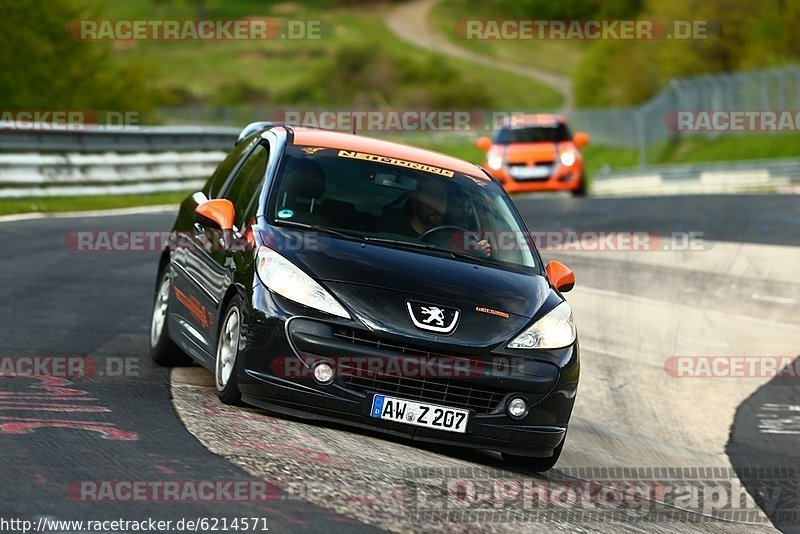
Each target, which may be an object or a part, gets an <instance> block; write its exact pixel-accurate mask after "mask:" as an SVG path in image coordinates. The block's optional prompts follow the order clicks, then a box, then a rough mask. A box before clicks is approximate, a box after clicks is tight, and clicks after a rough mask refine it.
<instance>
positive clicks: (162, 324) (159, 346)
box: [150, 266, 192, 367]
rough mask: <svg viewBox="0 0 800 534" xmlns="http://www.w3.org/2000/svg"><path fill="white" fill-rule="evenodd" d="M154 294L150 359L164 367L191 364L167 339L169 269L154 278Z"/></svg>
mask: <svg viewBox="0 0 800 534" xmlns="http://www.w3.org/2000/svg"><path fill="white" fill-rule="evenodd" d="M156 280H157V283H156V293H155V298H154V299H153V315H152V317H151V319H150V358H151V359H152V360H153V361H154V362H155V363H157V364H158V365H162V366H164V367H180V366H187V365H191V364H192V358H191V356H189V355H188V354H186V353H185V352H183V351H182V350H181V349H180V347H178V346H177V345H176V344H175V343H174V342H173V341H172V339H171V338H170V337H169V324H168V323H169V321H167V318H168V317H169V294H170V284H171V282H172V281H171V279H170V275H169V268H168V267H167V266H164V267H163V268H162V270H161V271H160V272H159V273H158V278H156Z"/></svg>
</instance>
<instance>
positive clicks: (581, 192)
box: [572, 174, 586, 197]
mask: <svg viewBox="0 0 800 534" xmlns="http://www.w3.org/2000/svg"><path fill="white" fill-rule="evenodd" d="M572 196H573V197H585V196H586V174H583V175H581V185H579V186H578V188H577V189H573V190H572Z"/></svg>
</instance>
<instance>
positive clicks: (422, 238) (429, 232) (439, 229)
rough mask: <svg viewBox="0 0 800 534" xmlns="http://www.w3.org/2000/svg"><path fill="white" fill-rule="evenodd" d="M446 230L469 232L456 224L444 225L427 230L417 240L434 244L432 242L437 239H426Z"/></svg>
mask: <svg viewBox="0 0 800 534" xmlns="http://www.w3.org/2000/svg"><path fill="white" fill-rule="evenodd" d="M444 230H461V231H462V232H466V231H467V229H466V228H462V227H460V226H456V225H454V224H443V225H441V226H434V227H433V228H431V229H430V230H426V231H424V232H422V233H421V234H420V235H419V237H418V238H417V239H419V240H420V241H428V242H431V243H432V242H434V241H435V239H426V238H427V237H428V236H429V235H432V234H435V233H438V232H442V231H444Z"/></svg>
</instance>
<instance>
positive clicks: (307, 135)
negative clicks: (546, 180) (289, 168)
mask: <svg viewBox="0 0 800 534" xmlns="http://www.w3.org/2000/svg"><path fill="white" fill-rule="evenodd" d="M294 144H295V145H303V146H313V147H323V148H338V149H341V150H353V151H357V152H364V153H367V154H375V155H378V156H387V157H390V158H397V159H402V160H405V161H412V162H414V163H422V164H424V165H431V166H434V167H441V168H443V169H447V170H450V171H455V172H460V173H463V174H468V175H470V176H476V177H479V178H483V179H485V180H489V178H487V177H486V175H485V174H484V173H483V171H481V170H480V168H479V167H478V166H477V165H474V164H472V163H468V162H466V161H464V160H461V159H458V158H454V157H452V156H447V155H445V154H441V153H439V152H433V151H432V150H425V149H424V148H417V147H414V146H410V145H404V144H401V143H394V142H391V141H384V140H383V139H375V138H373V137H364V136H361V135H353V134H348V133H344V132H334V131H330V130H315V129H311V128H294Z"/></svg>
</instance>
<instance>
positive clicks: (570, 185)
mask: <svg viewBox="0 0 800 534" xmlns="http://www.w3.org/2000/svg"><path fill="white" fill-rule="evenodd" d="M491 173H492V174H493V175H494V176H495V177H496V178H497V179H498V180H500V183H501V184H503V188H504V189H505V190H506V192H507V193H529V192H536V191H575V190H577V189H579V188H580V186H581V182H582V181H583V165H582V163H576V164H574V165H572V166H570V167H564V166H561V165H554V166H553V169H552V171H551V172H550V173H548V174H547V175H546V176H543V177H541V178H514V177H513V176H512V171H511V169H510V168H509V167H507V166H503V167H502V168H500V169H498V170H495V171H491Z"/></svg>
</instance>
